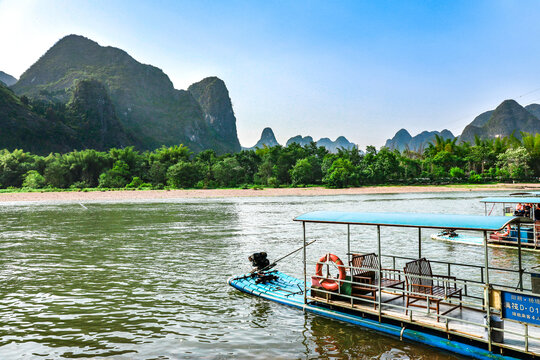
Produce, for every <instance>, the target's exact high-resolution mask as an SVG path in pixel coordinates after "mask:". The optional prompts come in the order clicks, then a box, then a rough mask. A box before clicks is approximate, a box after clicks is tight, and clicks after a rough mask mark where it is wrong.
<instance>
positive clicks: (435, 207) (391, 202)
mask: <svg viewBox="0 0 540 360" xmlns="http://www.w3.org/2000/svg"><path fill="white" fill-rule="evenodd" d="M487 195H493V193H491V194H490V193H471V192H463V193H452V194H441V193H438V194H435V193H425V194H396V195H354V196H324V197H272V198H227V199H193V200H185V199H179V200H171V201H144V202H135V201H133V202H86V203H84V204H79V203H65V202H64V203H11V204H2V205H0V230H1V232H0V358H1V359H12V358H13V359H15V358H17V359H18V358H29V359H34V358H45V359H50V358H86V357H95V356H97V357H107V356H112V357H114V358H118V359H133V358H135V359H170V358H173V359H174V358H287V359H289V358H318V357H321V358H366V359H396V358H397V359H455V358H457V357H456V356H454V355H452V354H448V353H444V352H439V351H438V350H436V349H433V348H429V347H426V346H422V345H418V344H414V343H409V342H401V341H399V339H396V338H393V337H388V336H385V335H381V334H379V333H376V332H373V331H369V330H365V329H363V328H359V327H356V326H352V325H348V324H344V323H341V322H339V321H336V320H330V319H326V318H323V317H319V316H315V315H312V314H304V313H303V312H301V311H299V310H296V309H293V308H289V307H286V306H283V305H279V304H276V303H273V302H269V301H266V300H263V299H260V298H256V297H253V296H249V295H246V294H243V293H241V292H239V291H237V290H235V289H233V288H231V287H229V286H228V285H227V284H226V280H227V278H228V277H229V276H231V275H236V274H240V273H244V272H247V271H248V270H250V265H249V264H248V261H247V257H248V255H249V254H251V253H253V252H257V251H266V252H268V254H269V256H270V258H272V259H276V258H278V257H280V256H281V255H284V254H286V253H288V252H289V251H292V250H294V249H296V248H297V247H299V246H301V242H302V227H301V224H300V223H296V222H293V221H292V219H293V217H295V216H297V215H299V214H302V213H304V212H308V211H313V210H344V211H400V212H403V211H410V212H436V213H465V214H483V213H484V206H483V205H481V204H480V203H479V201H478V200H479V199H480V198H482V197H484V196H487ZM428 232H429V231H428ZM382 233H383V234H382V235H383V252H384V253H388V254H392V255H403V256H412V257H414V256H415V255H416V253H417V245H416V240H415V239H416V237H417V233H416V232H412V233H411V232H410V231H402V230H399V229H395V228H394V229H391V230H386V229H383V231H382ZM373 235H374V232H373V229H367V230H366V229H360V227H353V228H352V231H351V239H352V243H353V246H352V248H353V250H358V251H376V247H375V244H376V243H375V237H374V236H373ZM308 239H317V240H318V241H317V242H316V243H314V244H313V245H311V246H310V247H309V248H308V260H310V261H316V260H317V259H318V258H319V257H320V256H321V255H323V254H325V253H326V252H328V251H330V252H333V253H335V254H337V255H338V256H340V257H342V258H345V257H346V255H345V253H346V227H345V226H342V225H339V226H322V225H315V224H308ZM423 255H425V256H426V257H428V258H432V259H439V260H446V259H447V260H450V261H456V262H462V263H475V264H479V265H480V264H482V261H483V248H482V247H480V246H471V245H460V244H449V243H446V242H440V241H434V240H431V239H430V238H429V234H428V233H426V234H424V239H423ZM490 256H491V257H492V264H493V266H509V265H510V266H511V265H512V264H516V262H517V257H516V252H515V250H500V249H490ZM538 258H539V257H538V256H537V255H533V254H531V253H528V254H525V255H524V259H523V261H524V264H525V265H524V266H525V267H527V268H530V266H532V265H535V264H537V263H538ZM301 261H302V259H301V252H299V253H298V254H297V255H294V256H292V257H290V258H288V259H287V260H285V261H283V262H282V263H280V266H279V270H281V271H284V272H287V273H290V274H291V275H295V276H301V274H302V262H301ZM494 276H495V277H497V274H495V275H494ZM498 280H500V281H502V282H504V281H508V282H510V283H514V281H515V279H506V278H504V277H503V276H501V279H498Z"/></svg>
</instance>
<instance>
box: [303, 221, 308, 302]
mask: <svg viewBox="0 0 540 360" xmlns="http://www.w3.org/2000/svg"><path fill="white" fill-rule="evenodd" d="M302 229H303V231H304V305H305V304H307V269H306V222H305V221H302Z"/></svg>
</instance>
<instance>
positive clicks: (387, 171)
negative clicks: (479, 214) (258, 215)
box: [0, 133, 540, 192]
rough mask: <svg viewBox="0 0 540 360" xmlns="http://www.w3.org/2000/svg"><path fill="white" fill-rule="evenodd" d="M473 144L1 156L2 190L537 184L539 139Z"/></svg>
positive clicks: (437, 140)
mask: <svg viewBox="0 0 540 360" xmlns="http://www.w3.org/2000/svg"><path fill="white" fill-rule="evenodd" d="M521 135H522V138H521V139H518V138H516V137H515V136H510V137H504V138H495V139H487V140H481V139H479V138H476V139H475V142H474V143H473V144H471V143H468V142H464V143H458V142H457V140H456V139H453V140H450V139H443V138H441V137H439V136H437V137H436V138H435V141H434V142H433V143H429V144H428V146H427V147H426V148H425V149H424V150H422V151H409V150H405V151H403V152H400V151H398V150H390V149H388V148H386V147H383V148H381V149H380V150H377V149H376V148H375V147H374V146H368V147H367V148H366V151H365V152H362V151H360V150H358V149H356V148H355V149H352V150H346V149H341V150H339V151H338V152H337V153H330V152H328V150H326V149H325V148H324V147H317V146H316V144H315V143H311V144H310V145H305V146H300V145H298V144H296V143H292V144H290V145H289V146H287V147H282V146H274V147H263V148H260V149H256V150H244V151H241V152H238V153H234V154H224V155H218V154H216V153H215V152H214V151H213V150H205V151H202V152H200V153H198V154H194V153H193V152H192V151H190V149H189V148H187V147H186V146H183V145H175V146H171V147H165V146H163V147H161V148H159V149H156V150H154V151H145V152H140V151H137V150H136V149H134V148H133V147H126V148H123V149H117V148H113V149H110V150H109V151H107V152H101V151H96V150H92V149H86V150H80V151H72V152H69V153H65V154H58V153H55V154H49V155H47V156H39V155H35V154H31V153H29V152H25V151H23V150H20V149H16V150H13V151H8V150H5V149H4V150H0V188H1V189H4V190H3V191H4V192H5V191H24V190H31V189H45V190H47V189H49V190H51V189H73V190H77V189H92V188H96V189H126V188H127V189H189V188H195V189H217V188H254V189H258V188H262V187H272V188H278V187H296V186H312V185H313V186H317V185H318V186H321V185H322V186H325V187H328V188H345V187H358V186H369V185H420V184H425V185H437V184H464V183H474V184H481V183H492V182H512V181H519V182H538V181H539V178H540V134H535V135H531V134H526V133H523V134H521Z"/></svg>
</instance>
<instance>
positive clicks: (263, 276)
mask: <svg viewBox="0 0 540 360" xmlns="http://www.w3.org/2000/svg"><path fill="white" fill-rule="evenodd" d="M266 256H267V254H266V253H265V252H258V253H255V254H253V255H251V256H249V257H248V260H249V261H251V265H253V267H254V269H253V270H252V271H251V274H252V276H254V277H256V278H257V280H255V284H266V283H268V282H270V281H274V280H277V279H278V277H277V276H276V275H274V274H273V273H272V272H267V270H270V269H271V268H273V267H274V266H276V264H275V263H273V264H272V265H270V260H268V259H267V258H266ZM263 270H265V271H263Z"/></svg>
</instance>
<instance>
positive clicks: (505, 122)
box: [460, 100, 540, 142]
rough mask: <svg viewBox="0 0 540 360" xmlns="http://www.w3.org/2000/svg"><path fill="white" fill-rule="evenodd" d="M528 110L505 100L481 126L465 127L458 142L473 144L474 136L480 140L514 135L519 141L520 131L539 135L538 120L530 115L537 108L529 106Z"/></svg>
mask: <svg viewBox="0 0 540 360" xmlns="http://www.w3.org/2000/svg"><path fill="white" fill-rule="evenodd" d="M531 105H536V104H531ZM529 109H531V111H527V109H525V108H524V107H522V106H521V105H519V104H518V103H517V102H516V101H515V100H505V101H503V102H502V103H501V104H500V105H499V106H497V108H496V109H495V110H493V112H492V113H491V116H490V117H489V119H488V120H487V121H486V122H484V123H483V125H474V124H473V123H471V124H469V125H467V126H466V127H465V129H464V130H463V133H462V134H461V136H460V141H462V142H464V141H468V142H474V137H475V135H476V136H478V137H480V138H495V137H503V136H509V135H510V134H512V133H514V136H516V137H517V138H518V139H521V134H520V132H521V131H523V132H528V133H533V134H534V133H540V120H539V119H538V118H537V117H536V116H534V115H533V114H532V112H534V111H536V109H537V108H536V106H532V107H531V106H530V107H529ZM475 120H476V119H475ZM477 124H478V123H477Z"/></svg>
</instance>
